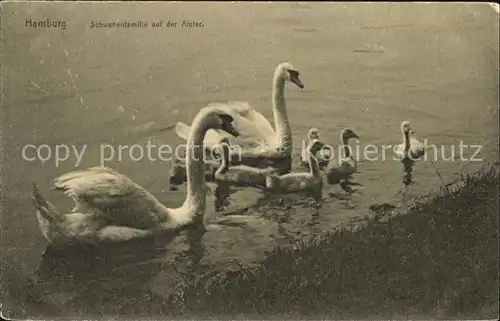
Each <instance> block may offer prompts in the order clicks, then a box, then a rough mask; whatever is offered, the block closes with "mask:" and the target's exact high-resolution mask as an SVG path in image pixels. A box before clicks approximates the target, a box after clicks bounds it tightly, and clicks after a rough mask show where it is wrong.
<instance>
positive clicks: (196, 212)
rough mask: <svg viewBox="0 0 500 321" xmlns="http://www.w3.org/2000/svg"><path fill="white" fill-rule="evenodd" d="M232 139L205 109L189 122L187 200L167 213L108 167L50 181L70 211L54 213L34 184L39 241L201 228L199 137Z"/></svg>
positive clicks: (229, 128)
mask: <svg viewBox="0 0 500 321" xmlns="http://www.w3.org/2000/svg"><path fill="white" fill-rule="evenodd" d="M210 128H213V129H220V130H224V131H226V132H227V133H229V134H231V135H234V136H238V132H237V131H236V130H235V129H234V127H233V125H232V117H231V116H229V115H227V114H226V113H225V112H224V110H220V109H217V108H214V107H206V108H203V109H201V110H200V112H199V113H198V115H197V116H196V117H195V119H194V121H193V126H192V127H191V129H190V132H189V135H188V139H187V153H186V164H187V167H186V170H187V195H186V198H185V201H184V203H183V204H182V206H181V207H179V208H167V207H165V206H164V205H163V204H161V203H160V202H159V201H158V200H157V199H156V198H155V197H154V196H153V195H151V194H150V193H149V192H148V191H146V190H145V189H144V188H142V187H141V186H139V185H138V184H136V183H134V182H133V181H132V180H130V179H129V178H128V177H126V176H125V175H122V174H120V173H118V172H116V171H114V170H113V169H111V168H107V167H91V168H89V169H85V170H78V171H72V172H69V173H66V174H63V175H62V176H59V177H58V178H56V179H55V180H54V182H53V186H54V187H53V189H55V190H60V191H63V192H64V193H65V194H66V195H68V196H70V197H71V198H73V200H74V201H75V204H76V206H75V208H74V209H73V210H72V211H71V212H70V213H67V214H63V213H60V212H59V211H58V210H57V209H56V208H55V207H54V206H53V205H52V204H51V203H49V202H48V201H46V200H45V199H44V198H43V197H42V195H41V194H40V192H39V190H38V188H37V187H36V185H35V184H34V188H33V201H34V205H35V207H36V209H37V219H38V222H39V226H40V229H41V231H42V233H43V235H44V236H45V238H46V239H47V240H48V241H49V242H50V243H52V244H53V245H56V246H58V245H66V244H74V243H76V244H78V243H87V244H98V243H107V242H123V241H128V240H132V239H137V238H142V237H146V236H151V235H156V234H161V233H165V232H168V231H171V230H177V229H180V228H182V227H185V226H188V225H191V224H200V225H203V216H204V213H205V207H206V199H205V198H206V197H205V196H206V189H207V188H206V184H205V176H204V166H205V165H204V163H203V150H202V148H200V146H201V145H202V144H203V138H204V136H205V133H206V131H207V130H208V129H210Z"/></svg>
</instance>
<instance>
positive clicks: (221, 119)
mask: <svg viewBox="0 0 500 321" xmlns="http://www.w3.org/2000/svg"><path fill="white" fill-rule="evenodd" d="M201 114H202V117H203V122H204V123H205V125H206V126H207V127H208V128H209V129H220V130H223V131H225V132H226V133H228V134H230V135H232V136H234V137H238V136H239V135H240V133H239V132H238V131H237V130H236V129H235V128H234V126H233V117H232V116H230V115H228V114H227V113H226V112H224V111H222V110H220V109H218V108H213V107H206V108H205V111H204V112H202V113H201Z"/></svg>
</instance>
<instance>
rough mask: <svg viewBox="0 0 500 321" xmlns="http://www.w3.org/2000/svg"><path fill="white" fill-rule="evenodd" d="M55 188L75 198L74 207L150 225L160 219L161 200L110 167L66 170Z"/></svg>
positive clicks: (130, 223)
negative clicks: (158, 208)
mask: <svg viewBox="0 0 500 321" xmlns="http://www.w3.org/2000/svg"><path fill="white" fill-rule="evenodd" d="M53 186H54V189H55V190H60V191H63V192H64V194H66V195H67V196H69V197H71V198H73V199H74V200H75V202H76V206H75V209H74V210H73V211H78V212H83V213H86V212H93V213H99V214H101V215H103V216H105V217H106V218H108V219H112V220H114V221H115V222H116V223H121V224H123V225H128V226H133V227H136V228H147V227H149V226H153V224H155V223H156V222H158V220H159V219H160V218H159V217H157V211H156V209H157V207H158V201H157V200H156V199H155V198H154V197H153V196H152V195H151V194H150V193H148V192H147V191H146V190H144V189H143V188H142V187H141V186H139V185H138V184H136V183H134V182H133V181H131V180H130V179H129V178H128V177H126V176H124V175H122V174H120V173H118V172H115V171H114V170H112V169H110V168H107V167H91V168H88V169H85V170H78V171H73V172H69V173H66V174H63V175H61V176H59V177H57V178H56V179H54V181H53Z"/></svg>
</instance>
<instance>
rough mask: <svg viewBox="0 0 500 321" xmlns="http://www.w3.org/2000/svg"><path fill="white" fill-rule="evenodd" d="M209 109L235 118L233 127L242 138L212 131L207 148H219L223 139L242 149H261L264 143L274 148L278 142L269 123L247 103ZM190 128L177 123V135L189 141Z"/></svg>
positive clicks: (208, 137) (209, 132) (207, 135)
mask: <svg viewBox="0 0 500 321" xmlns="http://www.w3.org/2000/svg"><path fill="white" fill-rule="evenodd" d="M207 107H210V108H215V109H219V110H220V111H221V112H224V113H226V114H228V115H230V116H231V117H233V125H234V127H235V128H236V130H237V131H238V132H239V133H240V136H238V137H233V136H231V135H230V134H228V133H226V132H224V131H222V130H214V129H210V130H209V131H208V132H207V133H206V135H205V139H204V144H205V146H206V147H207V148H213V147H215V146H217V145H218V144H219V142H220V140H221V139H222V138H227V139H228V140H229V143H230V144H231V145H238V146H240V147H241V148H244V149H247V148H255V147H260V146H262V145H263V143H265V144H267V145H268V146H270V145H271V146H273V145H274V144H275V143H276V142H275V140H276V133H275V132H274V129H273V128H272V126H271V124H269V121H268V120H267V119H266V118H265V117H264V116H262V115H261V114H260V113H259V112H257V111H256V110H255V109H253V108H252V107H250V105H249V104H248V103H246V102H228V103H212V104H209V105H208V106H207ZM189 130H190V127H189V126H188V125H186V124H184V123H181V122H179V123H177V125H176V127H175V132H176V134H177V135H178V136H179V137H181V138H182V139H185V140H187V137H188V135H189Z"/></svg>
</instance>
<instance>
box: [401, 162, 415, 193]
mask: <svg viewBox="0 0 500 321" xmlns="http://www.w3.org/2000/svg"><path fill="white" fill-rule="evenodd" d="M401 163H402V164H403V173H404V174H403V177H402V182H403V185H404V186H405V187H408V186H409V185H410V184H413V183H414V181H413V175H412V172H413V166H414V165H415V162H414V161H412V160H410V159H404V160H402V161H401Z"/></svg>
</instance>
